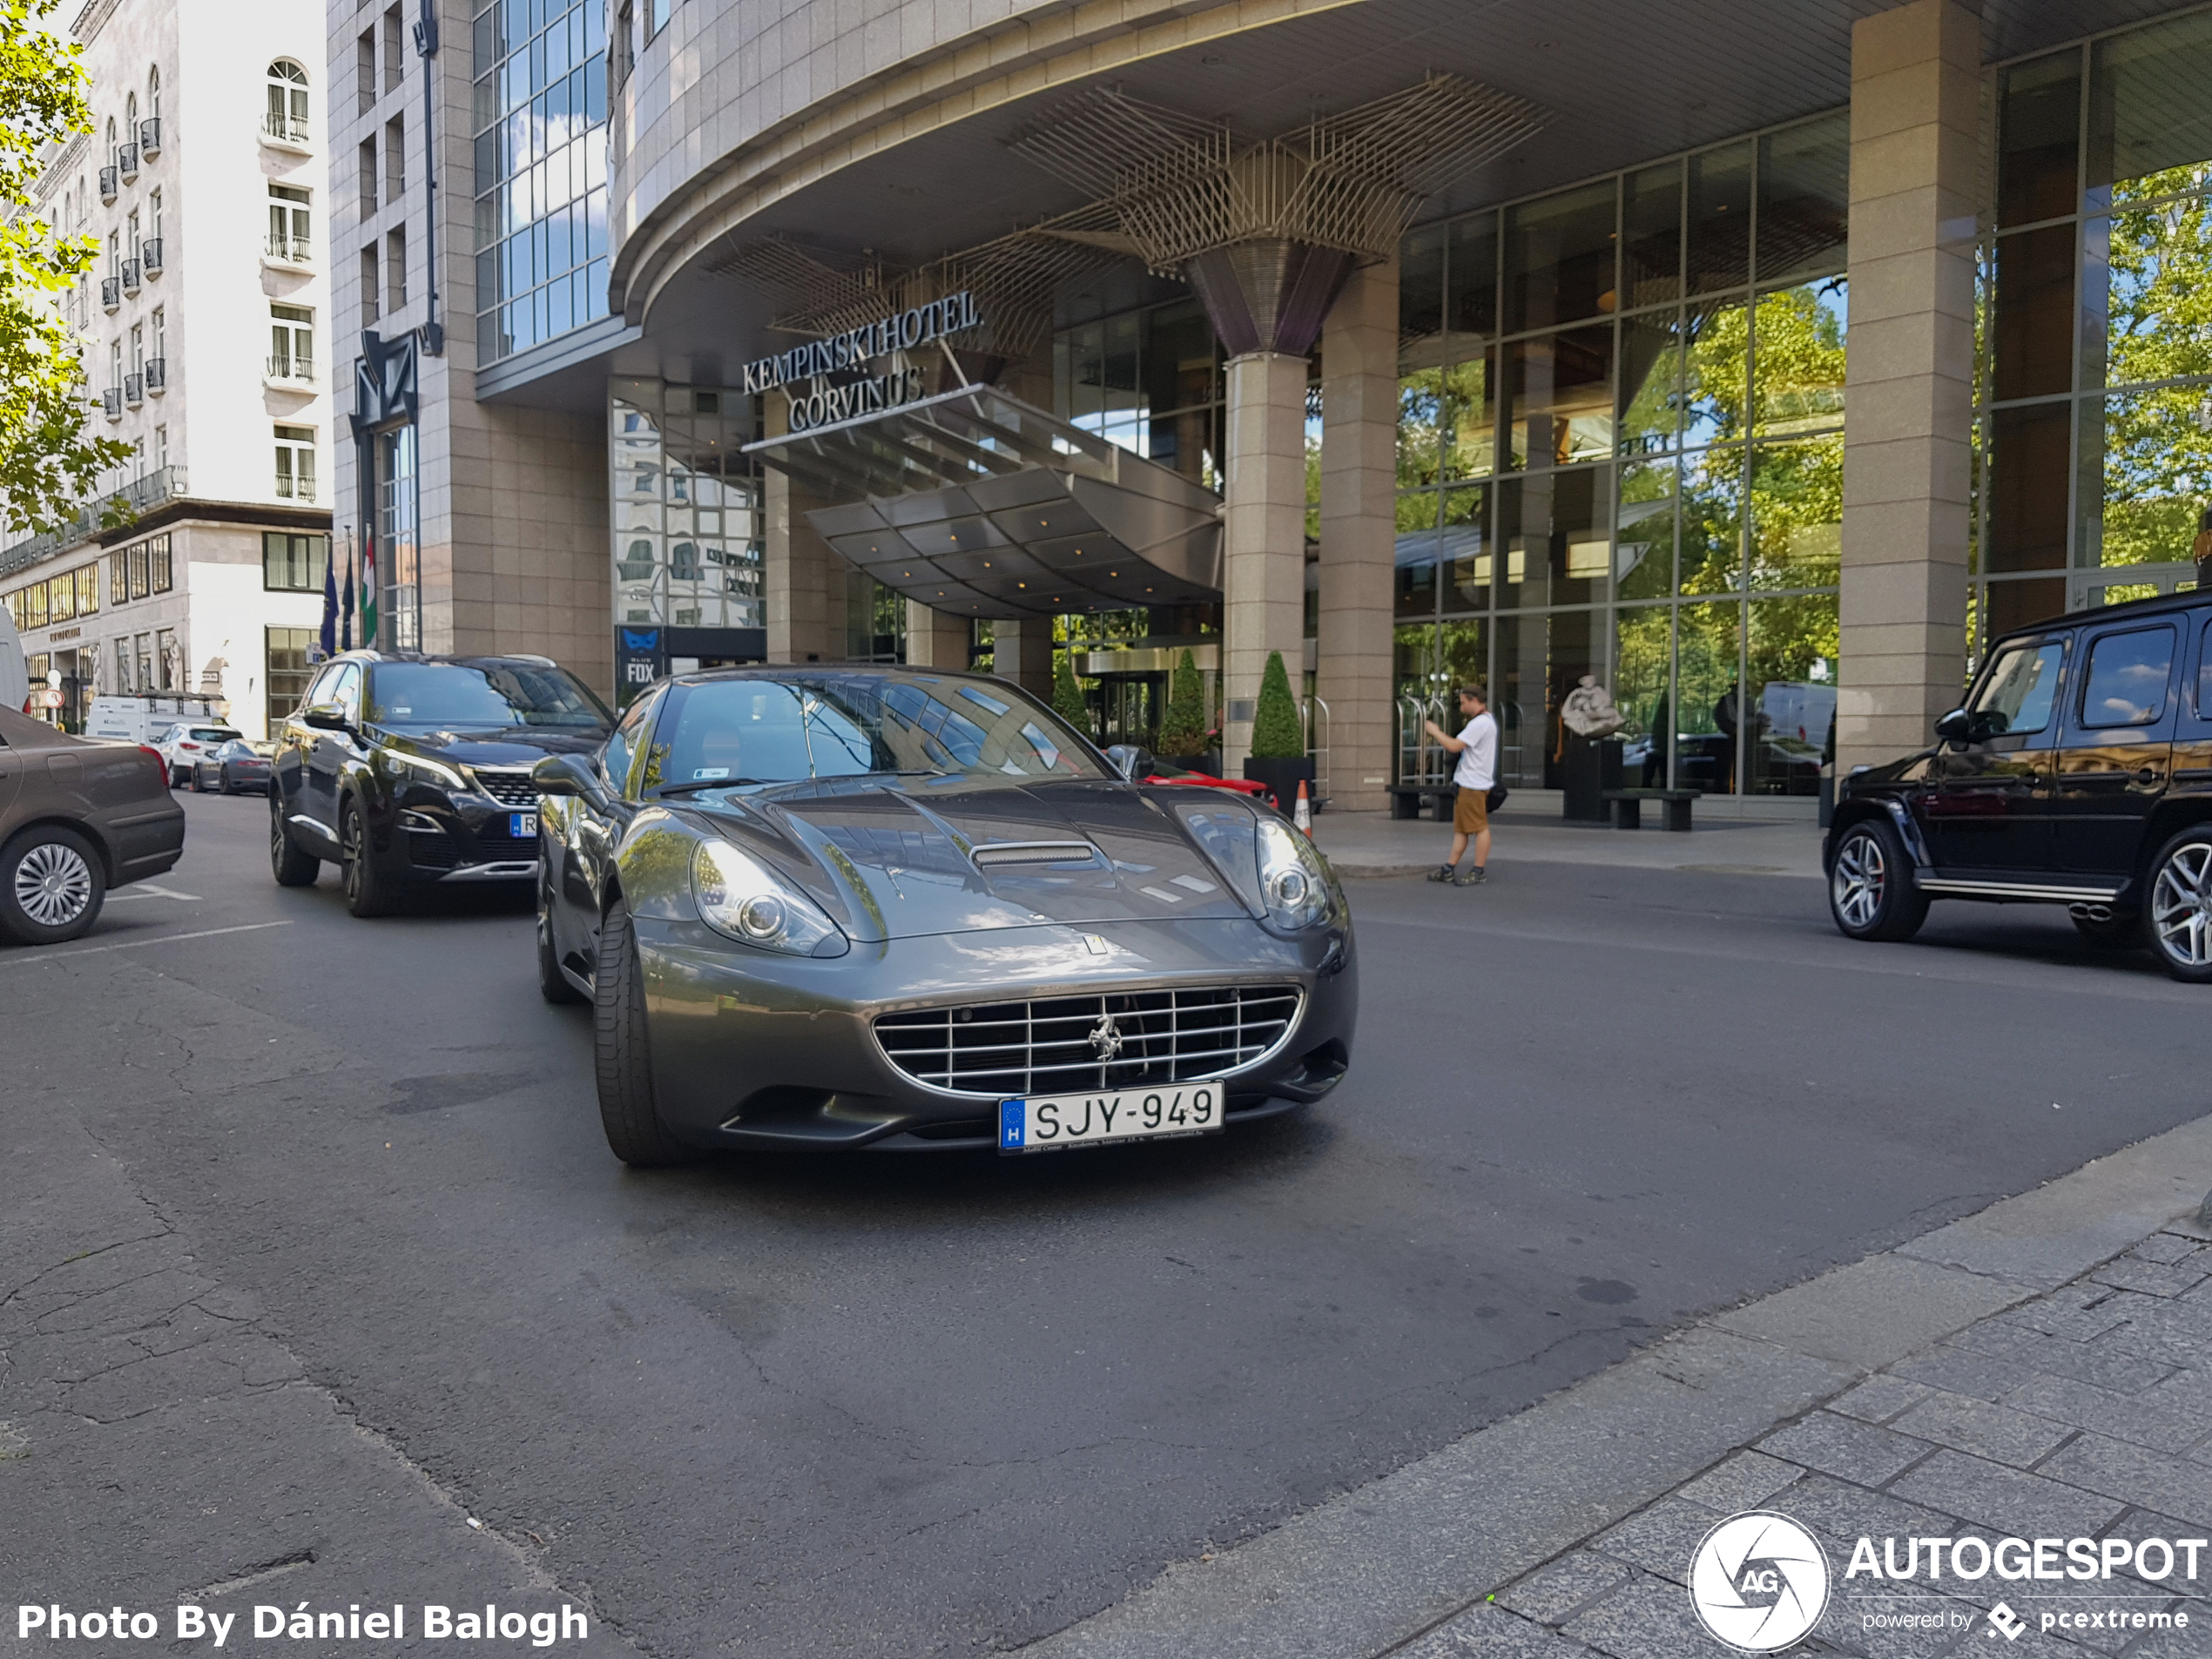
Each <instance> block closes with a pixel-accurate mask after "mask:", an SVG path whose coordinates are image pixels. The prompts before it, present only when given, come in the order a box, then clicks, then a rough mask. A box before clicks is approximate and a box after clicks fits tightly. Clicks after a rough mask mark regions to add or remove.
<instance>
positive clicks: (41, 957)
mask: <svg viewBox="0 0 2212 1659" xmlns="http://www.w3.org/2000/svg"><path fill="white" fill-rule="evenodd" d="M291 925H292V924H291V923H290V922H288V921H249V922H247V923H246V925H245V926H244V927H203V928H201V929H200V930H199V932H198V933H190V934H162V936H161V937H160V938H158V939H133V940H130V941H127V942H125V943H124V944H120V945H88V946H87V947H85V948H84V949H83V950H43V951H40V952H38V953H37V954H35V955H30V956H18V955H16V954H13V953H7V954H0V968H15V967H17V966H20V965H21V964H22V963H24V962H51V961H55V960H56V959H57V958H60V957H64V956H97V955H98V954H100V953H101V952H102V951H104V950H144V949H145V948H146V947H147V946H149V945H173V944H176V943H178V942H179V941H182V940H186V939H213V938H216V937H218V936H219V935H221V934H258V933H260V931H261V930H262V929H263V928H264V927H290V926H291Z"/></svg>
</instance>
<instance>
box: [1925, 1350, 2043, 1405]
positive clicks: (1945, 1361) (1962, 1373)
mask: <svg viewBox="0 0 2212 1659" xmlns="http://www.w3.org/2000/svg"><path fill="white" fill-rule="evenodd" d="M2044 1340H2045V1341H2048V1340H2050V1339H2048V1338H2045V1339H2044ZM1890 1374H1891V1375H1892V1376H1898V1377H1904V1378H1906V1379H1910V1380H1912V1381H1913V1382H1919V1383H1925V1384H1927V1385H1928V1386H1930V1387H1931V1388H1945V1389H1948V1390H1950V1392H1951V1393H1954V1394H1972V1395H1973V1397H1974V1398H1975V1399H1991V1400H1993V1399H2002V1398H2003V1397H2004V1396H2005V1395H2006V1394H2007V1393H2010V1392H2011V1391H2012V1390H2013V1389H2015V1388H2017V1387H2019V1386H2020V1385H2021V1384H2022V1383H2024V1382H2026V1381H2027V1379H2029V1378H2030V1377H2033V1376H2034V1375H2035V1374H2036V1372H2035V1367H2034V1366H2031V1365H2027V1364H2026V1363H2024V1362H2022V1361H2020V1360H2018V1359H2011V1358H2005V1359H1995V1358H1992V1357H1991V1356H1990V1355H1988V1354H1979V1353H1970V1352H1967V1351H1966V1349H1964V1348H1952V1347H1948V1346H1946V1345H1943V1344H1941V1343H1939V1344H1937V1345H1936V1346H1934V1347H1932V1348H1927V1349H1924V1350H1923V1351H1921V1352H1919V1353H1916V1354H1912V1355H1910V1356H1908V1357H1907V1358H1905V1359H1901V1360H1899V1361H1898V1363H1897V1364H1896V1365H1894V1366H1891V1367H1890Z"/></svg>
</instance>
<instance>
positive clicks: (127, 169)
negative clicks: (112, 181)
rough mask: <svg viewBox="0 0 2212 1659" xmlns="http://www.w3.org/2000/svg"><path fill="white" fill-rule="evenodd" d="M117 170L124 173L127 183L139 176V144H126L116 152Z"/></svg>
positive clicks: (124, 179)
mask: <svg viewBox="0 0 2212 1659" xmlns="http://www.w3.org/2000/svg"><path fill="white" fill-rule="evenodd" d="M115 170H116V172H118V173H120V174H121V175H122V178H123V182H124V183H125V184H126V185H127V184H129V183H130V182H131V181H132V179H136V178H137V177H138V145H135V144H126V145H124V146H123V147H122V148H121V149H120V150H118V151H117V152H115Z"/></svg>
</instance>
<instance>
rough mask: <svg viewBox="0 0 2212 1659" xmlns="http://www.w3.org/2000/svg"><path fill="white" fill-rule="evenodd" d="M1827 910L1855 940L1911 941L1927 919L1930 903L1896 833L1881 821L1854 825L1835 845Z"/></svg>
mask: <svg viewBox="0 0 2212 1659" xmlns="http://www.w3.org/2000/svg"><path fill="white" fill-rule="evenodd" d="M1828 910H1829V914H1831V915H1832V916H1834V917H1835V919H1836V926H1837V927H1838V929H1839V930H1841V931H1842V932H1843V933H1844V934H1845V935H1847V936H1848V937H1850V938H1852V939H1871V940H1878V941H1885V942H1887V941H1899V940H1905V939H1910V938H1912V935H1913V934H1916V933H1918V932H1919V931H1920V924H1921V923H1922V922H1924V921H1926V920H1927V919H1928V898H1927V895H1926V894H1924V893H1922V892H1921V891H1920V890H1919V887H1915V886H1914V885H1913V882H1912V864H1911V862H1910V861H1909V860H1907V859H1906V858H1905V844H1904V842H1903V841H1902V840H1900V839H1899V838H1898V833H1897V831H1896V830H1894V829H1892V827H1891V826H1889V825H1888V824H1886V823H1885V822H1884V821H1883V820H1882V819H1878V818H1874V819H1867V820H1865V822H1864V823H1858V824H1854V825H1852V826H1851V827H1850V828H1849V829H1847V830H1845V831H1844V836H1843V839H1842V840H1840V841H1838V842H1837V844H1836V861H1835V863H1834V864H1833V865H1832V866H1831V867H1830V868H1829V872H1828Z"/></svg>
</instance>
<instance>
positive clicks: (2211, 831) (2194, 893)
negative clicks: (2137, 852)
mask: <svg viewBox="0 0 2212 1659" xmlns="http://www.w3.org/2000/svg"><path fill="white" fill-rule="evenodd" d="M2142 929H2143V938H2144V939H2145V940H2146V941H2148V943H2149V945H2150V950H2151V954H2152V955H2154V956H2155V957H2157V958H2158V965H2159V966H2160V967H2161V968H2164V969H2165V970H2166V971H2167V972H2168V974H2172V975H2173V976H2174V977H2175V979H2177V980H2180V981H2182V983H2183V984H2185V985H2207V984H2212V825H2204V824H2200V825H2198V826H2196V827H2195V828H2194V829H2185V830H2183V831H2182V833H2180V834H2178V835H2176V836H2175V837H2174V839H2173V840H2170V841H2168V842H2167V843H2166V845H2165V846H2161V847H2160V848H2159V849H2158V856H2157V857H2156V858H2155V859H2153V860H2151V861H2150V873H2149V877H2148V880H2147V881H2146V882H2145V883H2144V897H2143V917H2142Z"/></svg>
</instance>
